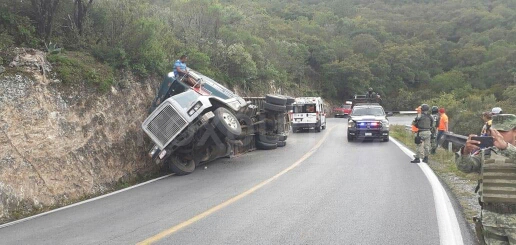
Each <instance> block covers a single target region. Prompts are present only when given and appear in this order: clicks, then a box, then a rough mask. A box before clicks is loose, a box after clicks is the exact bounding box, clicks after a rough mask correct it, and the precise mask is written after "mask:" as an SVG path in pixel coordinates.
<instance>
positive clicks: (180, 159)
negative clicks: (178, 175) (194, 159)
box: [177, 157, 190, 167]
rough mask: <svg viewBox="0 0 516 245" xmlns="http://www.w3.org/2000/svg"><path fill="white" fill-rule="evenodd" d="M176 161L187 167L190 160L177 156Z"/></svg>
mask: <svg viewBox="0 0 516 245" xmlns="http://www.w3.org/2000/svg"><path fill="white" fill-rule="evenodd" d="M177 162H178V163H179V164H180V165H181V166H183V167H188V165H189V164H190V161H188V160H185V159H184V158H182V157H177Z"/></svg>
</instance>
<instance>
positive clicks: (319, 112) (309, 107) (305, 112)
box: [292, 97, 326, 133]
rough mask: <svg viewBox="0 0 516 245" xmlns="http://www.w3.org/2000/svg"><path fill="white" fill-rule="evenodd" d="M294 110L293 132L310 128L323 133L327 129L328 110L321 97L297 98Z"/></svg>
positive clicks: (293, 106)
mask: <svg viewBox="0 0 516 245" xmlns="http://www.w3.org/2000/svg"><path fill="white" fill-rule="evenodd" d="M292 109H293V116H292V132H294V133H295V132H297V130H300V129H310V128H314V129H315V131H316V132H321V130H324V129H326V111H325V109H326V108H325V105H324V101H323V99H322V98H321V97H300V98H296V100H295V102H294V104H292Z"/></svg>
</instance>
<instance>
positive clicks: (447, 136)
mask: <svg viewBox="0 0 516 245" xmlns="http://www.w3.org/2000/svg"><path fill="white" fill-rule="evenodd" d="M411 128H412V127H411V125H405V129H406V130H408V131H410V130H411ZM467 140H468V136H464V135H460V134H454V133H453V132H445V133H444V134H443V136H442V138H441V139H440V142H438V144H439V145H440V146H441V147H443V148H444V149H448V150H449V151H457V150H459V149H460V148H461V147H463V146H464V145H466V141H467Z"/></svg>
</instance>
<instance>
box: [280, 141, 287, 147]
mask: <svg viewBox="0 0 516 245" xmlns="http://www.w3.org/2000/svg"><path fill="white" fill-rule="evenodd" d="M286 145H287V142H286V141H278V147H284V146H286Z"/></svg>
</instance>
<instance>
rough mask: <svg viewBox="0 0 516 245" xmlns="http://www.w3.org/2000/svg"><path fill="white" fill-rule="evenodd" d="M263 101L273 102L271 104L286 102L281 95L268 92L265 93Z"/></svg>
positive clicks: (283, 103)
mask: <svg viewBox="0 0 516 245" xmlns="http://www.w3.org/2000/svg"><path fill="white" fill-rule="evenodd" d="M265 102H267V103H270V104H273V105H282V106H284V105H286V104H287V98H285V97H283V96H281V95H273V94H268V95H265Z"/></svg>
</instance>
